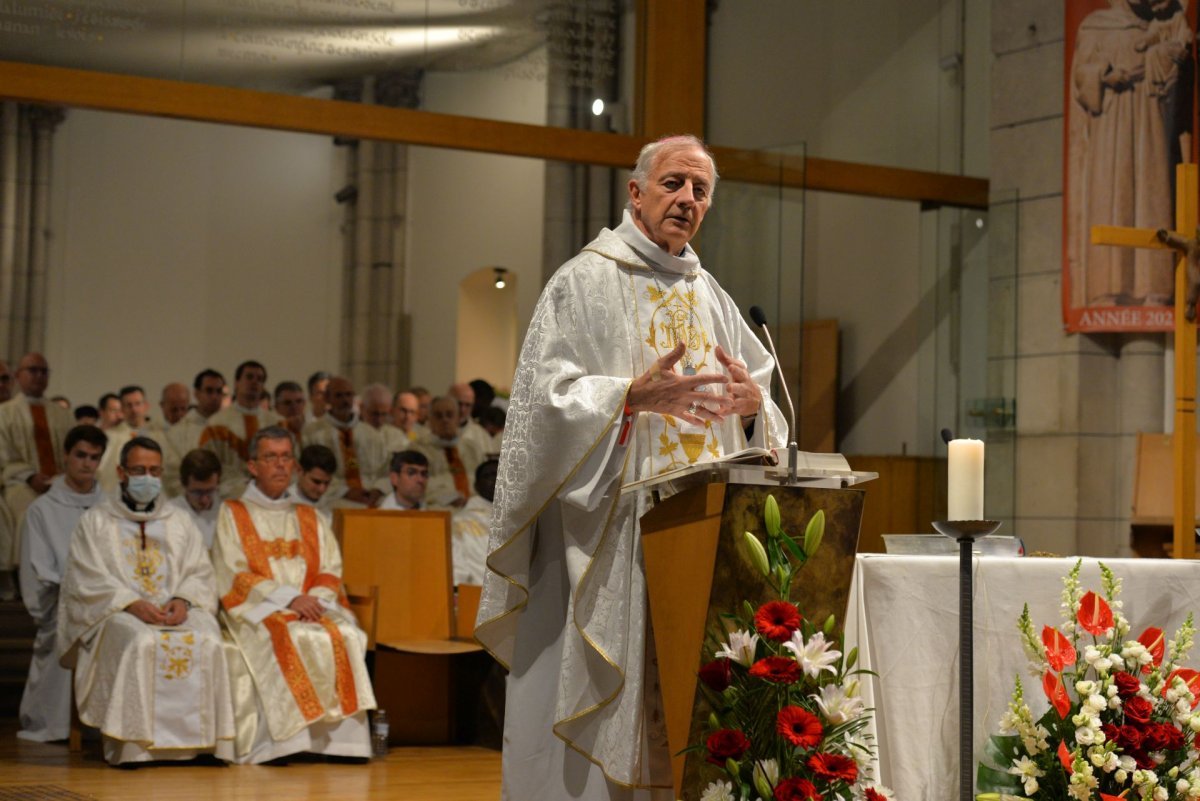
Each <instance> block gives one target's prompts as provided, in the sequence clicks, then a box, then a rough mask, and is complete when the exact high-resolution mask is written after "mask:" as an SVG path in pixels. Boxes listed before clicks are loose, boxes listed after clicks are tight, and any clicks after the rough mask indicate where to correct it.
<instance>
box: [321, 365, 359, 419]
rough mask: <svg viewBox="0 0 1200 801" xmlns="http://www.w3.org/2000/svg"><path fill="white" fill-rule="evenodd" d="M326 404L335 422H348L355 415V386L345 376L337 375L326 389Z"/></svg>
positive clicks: (330, 380)
mask: <svg viewBox="0 0 1200 801" xmlns="http://www.w3.org/2000/svg"><path fill="white" fill-rule="evenodd" d="M325 402H326V404H328V407H329V413H330V414H332V415H333V417H334V419H335V420H340V421H342V422H343V423H344V422H346V421H348V420H349V419H350V418H351V417H352V416H353V415H354V384H352V383H350V379H349V378H346V377H345V376H340V375H335V376H334V377H333V378H331V379H329V386H327V387H325Z"/></svg>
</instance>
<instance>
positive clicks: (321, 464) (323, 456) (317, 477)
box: [290, 445, 337, 515]
mask: <svg viewBox="0 0 1200 801" xmlns="http://www.w3.org/2000/svg"><path fill="white" fill-rule="evenodd" d="M335 473H337V457H336V456H334V455H333V451H331V450H329V448H326V447H325V446H324V445H305V446H304V448H303V449H302V450H301V451H300V473H299V475H297V476H296V480H295V482H294V483H293V484H292V488H291V490H290V492H291V494H292V499H293V500H294V501H295V502H296V503H302V504H304V505H305V506H312V507H314V508H316V509H317V510H318V511H320V512H321V513H322V514H326V515H328V514H329V510H330V509H331V508H332V507H331V506H330V498H329V487H330V485H331V484H332V483H333V476H334V474H335Z"/></svg>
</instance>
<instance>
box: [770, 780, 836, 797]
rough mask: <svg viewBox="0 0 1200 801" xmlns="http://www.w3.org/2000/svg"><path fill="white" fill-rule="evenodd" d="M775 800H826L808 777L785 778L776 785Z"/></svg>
mask: <svg viewBox="0 0 1200 801" xmlns="http://www.w3.org/2000/svg"><path fill="white" fill-rule="evenodd" d="M775 801H825V797H824V796H823V795H821V794H820V793H818V792H817V788H816V787H814V786H813V783H812V782H810V781H809V780H808V779H795V778H792V779H784V780H783V781H781V782H780V783H779V784H777V785H775Z"/></svg>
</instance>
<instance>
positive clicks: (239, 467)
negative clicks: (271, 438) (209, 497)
mask: <svg viewBox="0 0 1200 801" xmlns="http://www.w3.org/2000/svg"><path fill="white" fill-rule="evenodd" d="M266 385H267V368H265V367H263V366H262V364H260V363H259V362H256V361H246V362H242V363H241V364H239V365H238V368H237V371H236V372H235V373H234V377H233V403H231V404H230V405H229V406H228V408H225V409H222V410H220V411H219V412H217V413H216V414H214V415H213V416H212V417H210V418H208V425H207V426H206V427H205V429H204V432H203V433H202V434H201V435H200V447H201V448H208V449H209V450H210V451H212V452H213V453H215V454H216V455H217V458H218V459H220V460H221V498H222V499H227V498H237V497H238V496H240V495H241V494H242V492H243V491H244V490H245V489H246V484H247V483H248V482H249V481H250V474H249V472H247V470H246V460H247V459H248V458H249V457H248V455H247V450H248V448H249V445H250V440H251V438H253V437H254V434H255V432H256V431H258V430H259V429H262V428H266V427H267V426H272V425H276V424H278V423H279V420H280V417H279V415H277V414H275V412H273V411H270V410H269V409H263V408H262V405H261V403H262V399H263V395H264V394H265V389H266Z"/></svg>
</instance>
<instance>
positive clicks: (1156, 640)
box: [1137, 626, 1165, 673]
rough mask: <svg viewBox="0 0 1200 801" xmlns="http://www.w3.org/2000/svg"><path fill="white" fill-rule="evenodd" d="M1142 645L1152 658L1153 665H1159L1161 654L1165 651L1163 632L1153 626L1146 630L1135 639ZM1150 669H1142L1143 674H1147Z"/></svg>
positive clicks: (1161, 659)
mask: <svg viewBox="0 0 1200 801" xmlns="http://www.w3.org/2000/svg"><path fill="white" fill-rule="evenodd" d="M1137 641H1138V642H1140V643H1141V644H1142V645H1144V646H1146V650H1147V651H1149V652H1150V656H1152V657H1154V664H1155V665H1161V664H1162V661H1163V653H1164V650H1165V646H1164V642H1165V640H1164V638H1163V630H1162V629H1157V628H1155V627H1153V626H1151V627H1150V628H1148V629H1146V630H1145V631H1143V632H1142V633H1141V635H1139V636H1138V639H1137ZM1150 670H1151V667H1150V666H1149V665H1146V666H1145V667H1143V668H1142V672H1143V673H1149V672H1150Z"/></svg>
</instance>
